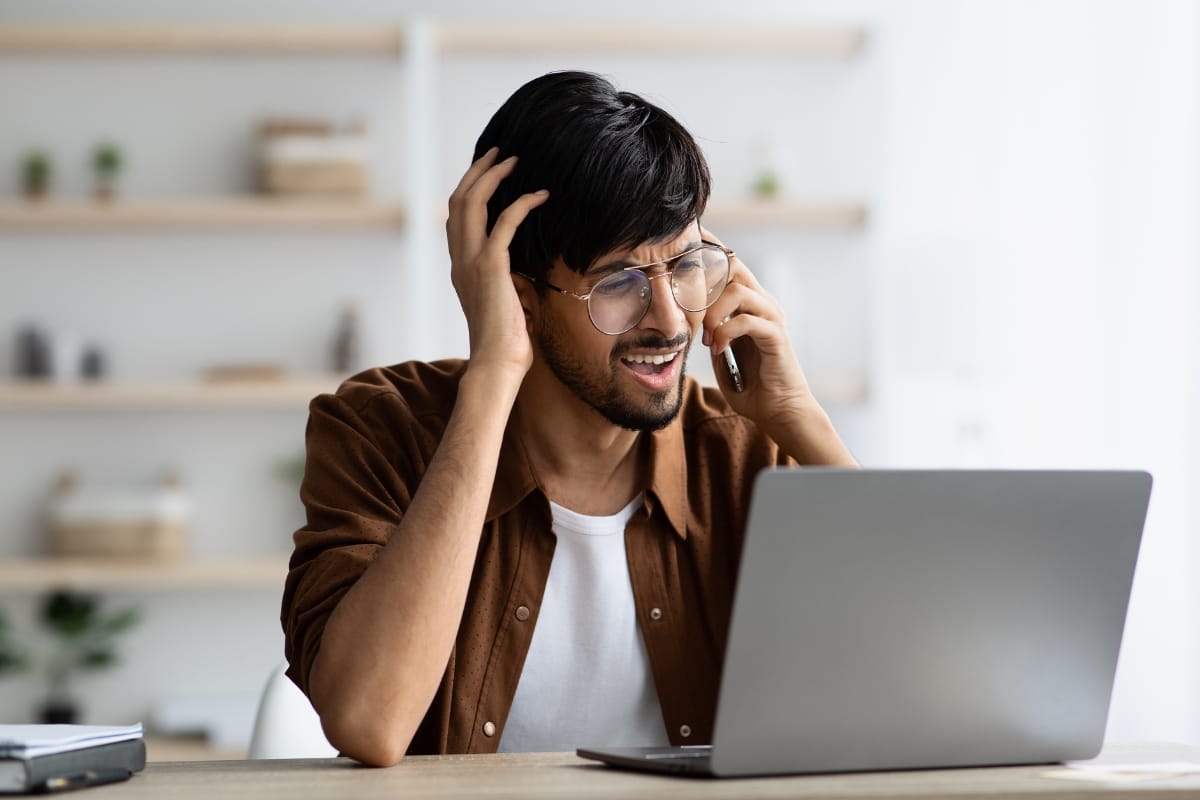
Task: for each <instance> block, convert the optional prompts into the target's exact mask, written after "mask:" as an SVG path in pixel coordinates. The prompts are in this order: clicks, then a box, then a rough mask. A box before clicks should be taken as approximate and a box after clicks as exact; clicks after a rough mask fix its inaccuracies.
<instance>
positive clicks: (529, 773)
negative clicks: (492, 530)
mask: <svg viewBox="0 0 1200 800" xmlns="http://www.w3.org/2000/svg"><path fill="white" fill-rule="evenodd" d="M1100 760H1101V761H1107V762H1112V763H1121V764H1125V763H1147V764H1151V763H1162V762H1179V761H1190V762H1196V763H1200V747H1185V746H1182V745H1126V746H1112V747H1109V748H1106V750H1105V753H1104V755H1103V756H1102V758H1101V759H1100ZM1065 771H1067V770H1066V768H1065V767H1062V766H1056V765H1049V766H1045V765H1044V766H1029V767H1003V768H992V769H955V770H921V771H912V772H890V773H862V774H854V775H815V776H795V777H786V778H750V779H738V780H711V779H698V778H677V777H667V776H657V775H643V774H636V773H631V772H623V771H620V770H615V769H611V768H609V767H605V766H602V765H599V764H596V763H595V762H591V761H585V760H583V759H580V758H576V757H575V755H574V754H570V753H549V754H546V753H533V754H520V755H496V756H478V755H477V756H442V757H422V758H409V759H406V760H405V761H403V762H402V763H401V764H399V765H398V766H396V767H392V768H391V769H371V768H368V767H362V766H359V765H357V764H355V763H354V762H352V761H349V760H348V759H314V760H295V761H196V762H165V763H154V764H150V765H148V766H147V767H146V770H145V772H142V773H140V774H138V775H136V776H134V778H133V779H132V780H130V781H127V782H125V783H120V784H112V785H109V786H99V787H96V788H94V789H89V790H87V792H86V793H85V794H80V795H78V797H79V798H80V799H81V800H86V798H96V800H103V798H110V800H111V798H151V797H153V798H162V797H170V798H173V800H190V798H211V797H236V798H263V799H264V800H271V799H272V798H289V800H291V799H292V798H300V800H304V798H324V797H353V798H355V800H372V799H373V798H387V800H395V798H404V799H405V800H421V799H423V798H429V799H433V798H439V799H440V798H459V797H464V798H465V797H500V798H539V797H571V798H660V797H672V798H690V797H700V798H705V797H711V798H735V797H736V798H750V799H753V798H766V797H771V798H785V797H796V798H835V797H836V798H839V800H848V799H849V798H874V799H875V800H879V798H915V797H931V798H960V799H961V798H970V797H993V798H994V797H997V796H1004V797H1021V798H1026V797H1029V798H1034V797H1036V798H1090V797H1097V798H1115V797H1142V796H1150V797H1155V798H1158V797H1168V796H1180V797H1183V796H1189V797H1197V796H1200V774H1194V773H1193V774H1187V775H1173V776H1172V775H1165V776H1164V775H1161V774H1160V775H1142V776H1125V777H1124V778H1123V779H1122V778H1121V777H1119V776H1118V777H1115V778H1107V779H1102V778H1095V777H1092V778H1088V779H1086V780H1082V779H1074V780H1072V779H1066V778H1063V777H1061V775H1062V773H1064V772H1065ZM1056 775H1057V776H1060V777H1055V776H1056Z"/></svg>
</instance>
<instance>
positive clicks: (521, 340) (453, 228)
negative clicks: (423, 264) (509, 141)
mask: <svg viewBox="0 0 1200 800" xmlns="http://www.w3.org/2000/svg"><path fill="white" fill-rule="evenodd" d="M498 156H499V151H498V148H495V147H493V148H492V149H491V150H489V151H487V152H486V153H484V154H483V156H482V157H480V158H479V160H477V161H476V162H475V163H474V164H472V165H471V167H470V169H468V170H467V172H466V174H464V175H463V177H462V180H460V181H459V183H458V186H457V187H456V188H455V189H454V192H453V193H452V194H451V195H450V202H449V216H448V217H447V219H446V242H447V245H448V246H449V249H450V280H451V283H453V284H454V291H455V292H456V293H457V294H458V300H459V303H460V304H461V305H462V309H463V314H464V315H465V316H466V318H467V329H468V331H469V332H470V346H471V365H472V367H476V366H489V367H490V366H495V367H499V368H500V369H501V370H504V371H511V372H512V374H514V375H519V376H520V377H521V378H523V377H524V375H525V373H526V372H527V371H528V370H529V367H530V365H531V364H532V363H533V348H532V345H531V344H530V341H529V334H528V331H527V330H526V324H525V313H524V310H523V309H522V308H521V302H520V298H519V297H518V295H517V290H516V287H515V286H514V276H513V275H512V272H511V264H510V262H509V256H508V246H509V244H511V243H512V239H513V235H514V234H515V233H516V230H517V227H518V226H519V225H520V224H521V222H522V221H523V220H524V219H525V217H526V216H527V215H528V214H529V212H530V211H532V210H533V209H535V208H537V207H538V206H540V205H541V204H542V203H544V202H546V199H547V198H548V197H549V193H547V192H545V191H540V192H531V193H529V194H524V195H521V196H520V197H518V198H517V199H516V200H514V201H513V203H512V205H510V206H509V207H508V208H506V209H505V210H504V211H503V213H501V214H500V216H499V218H498V219H497V220H496V224H495V225H494V226H493V227H492V233H491V235H490V236H489V235H488V233H487V221H488V212H487V203H488V200H489V199H490V198H491V196H492V194H493V193H494V192H495V191H496V187H498V186H499V185H500V182H501V181H503V180H504V179H505V178H507V177H508V176H509V175H511V174H512V171H513V169H514V168H515V167H516V164H517V157H516V156H510V157H508V158H506V159H504V160H503V161H499V162H497V158H498Z"/></svg>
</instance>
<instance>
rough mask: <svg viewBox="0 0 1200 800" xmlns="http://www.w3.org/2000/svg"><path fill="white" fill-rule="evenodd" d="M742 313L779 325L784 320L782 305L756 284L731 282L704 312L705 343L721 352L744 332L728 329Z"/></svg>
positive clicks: (745, 315)
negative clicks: (731, 331)
mask: <svg viewBox="0 0 1200 800" xmlns="http://www.w3.org/2000/svg"><path fill="white" fill-rule="evenodd" d="M740 317H757V318H759V319H763V320H766V321H768V322H771V323H774V324H777V325H782V324H783V323H784V314H783V309H781V308H780V307H779V304H778V303H776V302H775V300H774V298H772V297H771V296H770V295H768V294H766V293H765V292H763V291H762V290H761V288H759V287H757V284H756V285H755V286H751V285H748V284H744V283H731V284H729V285H728V286H726V287H725V291H724V292H722V293H721V297H720V299H718V300H717V302H716V303H714V304H713V305H712V307H711V308H709V309H708V311H706V312H705V313H704V334H703V341H704V344H705V345H707V346H709V347H712V349H713V353H719V352H721V350H723V349H725V345H727V344H728V343H729V341H730V340H732V339H736V338H737V337H738V336H739V335H741V334H737V333H734V334H729V332H728V331H726V330H725V328H726V326H727V325H728V324H729V323H730V322H731V321H732V320H734V319H738V318H740Z"/></svg>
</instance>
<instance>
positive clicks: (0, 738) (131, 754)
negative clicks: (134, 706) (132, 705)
mask: <svg viewBox="0 0 1200 800" xmlns="http://www.w3.org/2000/svg"><path fill="white" fill-rule="evenodd" d="M145 766H146V743H145V741H144V740H143V739H142V735H141V725H137V726H131V727H129V728H114V727H108V726H87V725H53V726H47V725H0V793H2V794H14V793H18V794H19V793H25V792H39V791H56V790H61V789H74V788H79V787H83V786H94V785H98V784H102V783H111V782H114V781H119V780H126V779H128V778H129V777H130V776H132V775H133V773H135V772H138V771H140V770H142V769H143V768H144V767H145Z"/></svg>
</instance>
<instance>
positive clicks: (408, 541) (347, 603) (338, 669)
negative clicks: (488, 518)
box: [309, 369, 519, 765]
mask: <svg viewBox="0 0 1200 800" xmlns="http://www.w3.org/2000/svg"><path fill="white" fill-rule="evenodd" d="M518 387H519V380H518V379H515V378H512V377H509V376H507V375H494V374H486V373H485V371H484V370H482V369H477V370H474V371H473V370H471V369H468V371H467V373H466V374H465V375H464V376H463V379H462V382H461V384H460V386H459V392H458V398H457V401H456V403H455V406H454V410H453V412H452V414H451V417H450V420H449V422H448V424H447V426H446V430H445V432H444V434H443V437H442V441H441V443H440V444H439V446H438V449H437V452H436V454H435V455H434V457H433V458H432V459H431V460H430V463H429V468H428V469H427V470H426V472H425V474H424V476H423V477H422V479H421V484H420V486H419V487H418V489H417V491H416V492H415V494H414V495H413V499H412V503H411V504H410V506H409V508H408V509H407V511H406V513H405V515H404V517H403V519H402V520H401V522H400V525H399V527H398V529H397V530H396V531H395V532H394V533H393V534H392V536H391V537H390V539H389V541H388V543H387V545H386V546H385V547H383V548H382V550H380V552H379V554H378V556H377V557H376V558H375V560H374V562H372V564H371V566H370V567H369V568H368V569H367V570H366V571H365V572H364V573H363V575H362V577H361V578H360V579H359V580H358V581H357V582H356V583H355V585H354V586H353V587H351V589H350V590H349V591H348V592H347V593H346V595H345V596H344V597H343V598H342V600H341V602H340V603H339V604H338V606H337V608H336V609H334V611H333V613H332V614H331V615H330V618H329V621H328V623H327V624H326V626H325V630H324V633H323V635H322V639H321V648H320V651H319V653H318V655H317V657H316V660H315V662H314V664H313V668H312V672H311V675H310V680H309V683H310V693H311V698H312V701H313V705H314V707H315V708H316V709H317V711H318V713H319V714H320V716H321V721H322V724H323V725H324V727H325V731H326V735H327V736H328V737H329V739H330V742H331V743H332V744H333V745H334V746H335V747H337V748H339V749H340V750H341V751H342V752H344V753H345V754H347V755H349V756H351V757H352V758H355V759H357V760H359V761H362V762H364V763H368V764H377V765H383V764H390V763H395V762H396V761H398V760H399V759H400V757H401V756H403V754H404V751H405V750H406V749H407V747H408V743H409V742H410V741H411V739H412V736H413V734H414V733H415V731H416V728H417V725H418V724H419V723H420V721H421V719H422V718H423V716H424V714H425V712H426V710H427V708H428V707H429V704H430V702H431V700H432V698H433V696H434V694H435V692H436V691H437V687H438V684H439V682H440V680H441V678H442V675H443V673H444V671H445V668H446V663H447V660H448V658H449V655H450V652H451V649H452V648H453V645H454V639H455V635H456V633H457V631H458V627H459V624H460V622H461V619H462V613H463V608H464V605H465V602H466V595H467V589H468V586H469V584H470V578H471V570H472V568H473V565H474V559H475V553H476V550H477V548H478V544H479V536H480V532H481V530H482V526H483V521H484V517H485V515H486V512H487V504H488V499H489V497H490V495H491V489H492V484H493V482H494V480H495V473H496V463H497V460H498V458H499V452H500V443H501V441H502V439H503V435H504V428H505V425H506V424H507V421H508V416H509V413H510V411H511V408H512V403H513V400H514V398H515V396H516V390H517V388H518ZM400 623H402V624H400Z"/></svg>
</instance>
